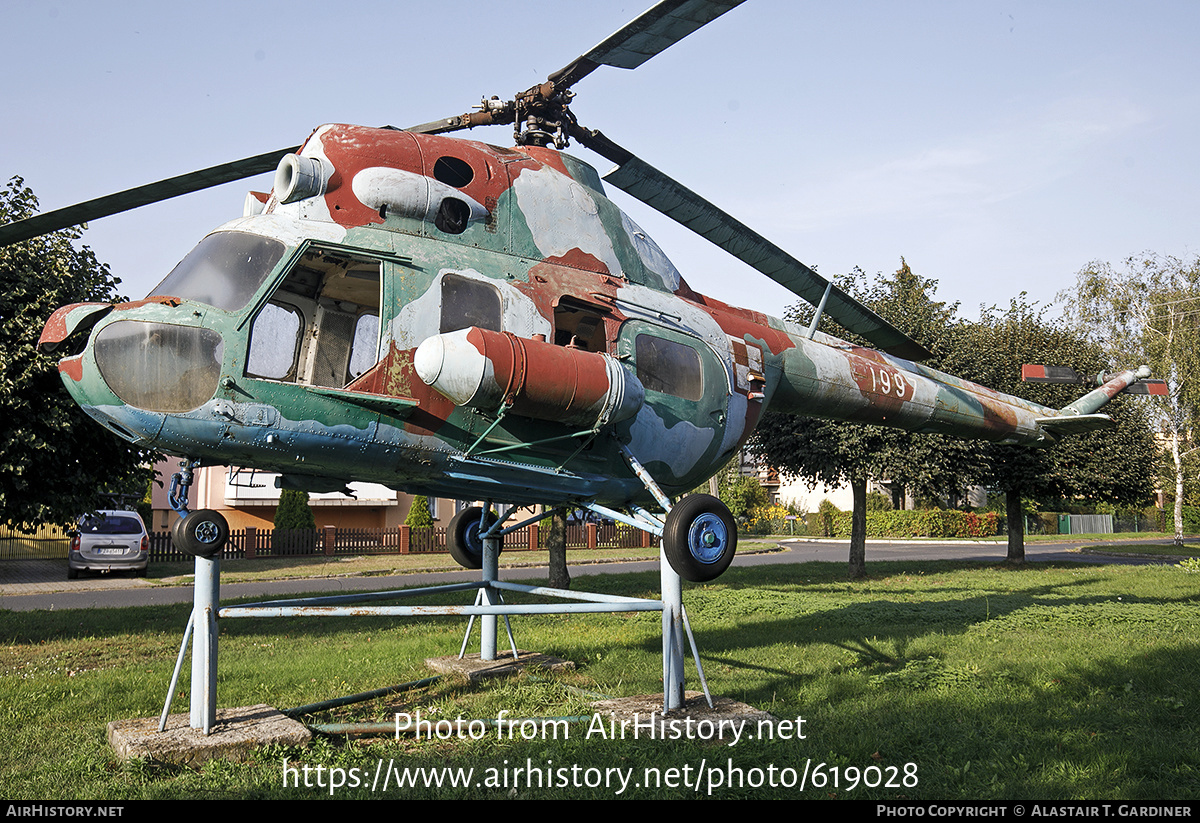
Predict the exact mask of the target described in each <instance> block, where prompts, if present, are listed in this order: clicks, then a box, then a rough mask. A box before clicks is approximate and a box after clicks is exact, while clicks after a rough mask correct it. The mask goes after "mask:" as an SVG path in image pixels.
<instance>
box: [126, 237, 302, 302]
mask: <svg viewBox="0 0 1200 823" xmlns="http://www.w3.org/2000/svg"><path fill="white" fill-rule="evenodd" d="M284 250H285V247H284V245H283V243H280V242H279V241H278V240H272V239H271V238H269V237H262V236H260V235H257V234H246V233H245V232H238V231H224V232H217V233H216V234H210V235H209V236H208V237H205V238H204V239H203V240H201V241H200V243H199V244H198V245H197V246H196V248H194V249H192V250H191V252H189V253H188V256H187V257H185V258H183V260H181V261H179V265H177V266H176V267H175V268H174V269H172V270H171V273H170V274H168V275H167V277H166V279H165V280H163V281H162V282H161V283H159V284H158V286H156V287H155V288H154V290H153V291H152V292H150V296H151V297H154V296H156V295H161V296H169V297H182V298H184V299H187V300H195V301H197V302H199V303H207V304H208V305H210V306H216V307H217V308H218V309H225V310H226V311H236V310H238V309H240V308H242V307H244V306H245V305H246V304H247V303H249V302H250V298H251V296H253V294H254V293H255V292H256V291H258V287H259V286H261V285H262V284H263V281H265V280H266V279H267V275H268V274H270V273H271V270H272V269H274V268H275V264H276V263H278V262H279V259H280V258H281V257H283V252H284Z"/></svg>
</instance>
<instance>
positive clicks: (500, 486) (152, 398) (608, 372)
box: [41, 125, 1058, 507]
mask: <svg viewBox="0 0 1200 823" xmlns="http://www.w3.org/2000/svg"><path fill="white" fill-rule="evenodd" d="M254 203H255V206H254V207H253V208H250V209H248V211H250V212H256V213H251V214H248V215H247V216H244V217H243V218H241V219H238V220H234V221H232V222H230V223H228V224H226V225H224V226H222V227H221V228H219V229H218V230H216V231H215V232H213V233H212V234H210V235H208V236H207V237H206V238H205V239H204V240H203V241H202V242H201V243H200V245H199V246H197V248H196V249H195V250H193V252H192V253H191V254H189V255H188V257H186V258H185V259H184V260H183V261H182V262H181V263H180V264H179V266H177V267H176V268H175V270H173V271H172V273H171V274H170V275H169V276H168V277H167V278H166V280H164V281H163V282H162V283H161V284H160V285H159V286H158V287H157V288H156V289H155V290H154V293H153V294H152V295H151V296H150V297H148V298H146V299H145V300H142V301H137V302H134V303H125V304H120V305H117V306H109V305H100V304H82V305H77V306H69V307H64V308H63V309H60V310H59V311H58V312H56V313H55V315H54V316H53V317H52V318H51V319H50V320H49V322H48V323H47V325H46V328H45V330H44V332H43V335H42V341H41V344H42V345H43V346H44V347H46V348H48V349H51V350H65V351H66V352H68V356H66V357H64V358H63V359H62V360H61V362H60V365H59V369H60V372H61V374H62V378H63V381H64V383H65V384H66V385H67V387H68V389H69V390H70V392H71V393H72V395H73V396H74V397H75V399H76V400H77V401H78V402H79V403H80V405H81V406H83V408H84V409H85V410H86V411H87V412H88V413H89V414H90V415H91V416H92V417H94V418H95V419H97V420H98V421H100V422H101V423H102V424H103V425H104V426H106V427H107V428H109V429H110V430H112V431H113V432H115V433H116V434H118V435H120V436H122V437H125V438H127V439H129V440H132V441H134V442H136V443H139V444H142V445H145V446H146V447H148V448H153V449H156V450H160V451H165V452H169V453H175V454H179V455H185V456H187V457H189V458H192V459H195V460H198V461H200V462H201V463H206V464H229V465H239V466H248V467H255V468H260V469H264V470H268V471H274V472H279V473H280V474H281V475H282V476H283V477H284V479H285V482H286V483H287V484H288V485H293V486H295V487H298V488H308V489H311V490H322V491H323V490H331V489H337V488H341V487H342V486H343V485H344V484H345V483H347V482H350V481H370V482H377V483H383V484H386V485H388V486H391V487H393V488H397V489H402V490H404V491H408V492H412V493H420V494H430V495H437V496H448V497H459V498H470V499H493V500H497V501H503V502H512V503H523V504H524V503H543V504H548V505H559V504H567V503H571V502H582V501H587V502H596V503H601V504H603V505H606V506H617V507H619V506H626V505H629V504H632V503H639V502H645V501H647V500H649V499H650V495H649V493H648V491H647V488H646V486H645V484H644V483H643V482H642V481H641V480H639V479H638V478H637V477H636V476H635V475H634V473H633V472H632V471H631V470H630V467H629V466H628V465H627V463H626V461H625V460H624V459H623V457H622V455H621V453H620V450H619V449H618V448H617V444H618V443H619V444H622V445H623V446H624V447H625V448H626V449H627V450H628V452H629V453H631V454H632V455H633V456H635V457H636V459H637V461H638V462H640V463H641V464H642V465H643V466H645V467H646V469H647V470H648V471H649V473H650V475H651V476H652V477H653V479H654V481H655V482H656V483H657V484H658V485H659V486H660V487H661V489H662V490H663V491H665V492H666V493H667V494H668V495H671V496H674V495H677V494H680V493H682V492H685V491H688V490H689V489H692V488H694V487H695V486H697V485H698V484H700V483H702V482H703V481H704V480H705V479H706V478H708V477H709V476H711V475H712V474H714V473H715V472H716V471H717V470H718V469H719V468H720V467H721V466H722V465H724V464H725V463H726V462H727V461H728V460H729V458H730V457H731V456H732V455H733V454H734V452H735V451H736V450H737V449H738V448H740V447H741V446H742V444H743V443H744V442H745V441H746V439H747V438H748V437H749V435H750V434H751V432H752V431H753V429H754V427H755V425H756V424H757V422H758V420H759V418H760V416H761V414H762V413H763V411H764V410H765V409H766V408H768V407H770V408H771V409H772V410H778V411H785V412H791V413H796V414H803V415H810V416H819V417H829V418H836V419H844V420H854V421H861V422H867V423H882V424H885V425H892V426H898V427H901V428H906V429H911V430H916V431H925V432H943V433H949V434H954V435H958V436H964V437H973V438H983V439H989V440H996V441H1002V442H1012V443H1038V442H1047V441H1050V440H1052V439H1053V435H1052V434H1051V433H1050V432H1048V431H1047V429H1046V428H1045V427H1044V426H1042V425H1041V424H1039V422H1038V420H1039V418H1040V419H1043V420H1044V419H1045V418H1046V417H1047V416H1052V415H1055V414H1057V413H1058V412H1056V411H1055V410H1053V409H1047V408H1045V407H1042V406H1038V405H1037V404H1033V403H1029V402H1026V401H1024V400H1021V399H1019V398H1015V397H1012V396H1008V395H1003V394H1000V393H997V392H994V391H991V390H989V389H986V388H984V387H982V386H978V385H976V384H973V383H969V382H966V381H963V380H959V379H957V378H954V377H951V376H949V375H945V374H942V373H940V372H937V371H935V370H933V369H929V368H926V367H923V366H921V365H919V364H914V363H912V362H910V361H907V360H903V359H900V358H897V357H893V356H890V355H887V354H884V353H881V352H879V351H876V350H874V349H869V348H863V347H859V346H854V345H851V344H849V343H846V342H845V341H842V340H839V339H837V338H833V337H830V336H828V335H824V334H821V333H819V332H816V333H813V334H811V335H810V334H809V333H808V332H807V331H806V330H805V329H803V328H801V327H799V326H797V325H795V324H792V323H789V322H786V321H783V320H779V319H776V318H773V317H769V316H767V315H764V314H761V313H758V312H754V311H748V310H744V309H738V308H735V307H733V306H729V305H727V304H724V303H721V302H719V301H716V300H713V299H711V298H708V297H705V296H703V295H700V294H698V293H696V292H694V291H693V290H692V289H691V288H690V287H688V285H687V284H686V282H685V281H684V280H683V278H682V277H681V276H680V275H679V272H678V271H677V270H676V269H675V267H674V266H673V265H672V264H671V263H670V261H669V260H668V259H667V257H666V255H665V254H663V252H662V251H661V249H659V247H658V246H657V245H656V244H655V243H654V242H653V240H651V239H650V238H649V237H647V236H646V235H645V233H644V232H642V230H641V229H640V228H639V227H638V226H637V225H636V224H635V223H634V222H633V221H632V220H630V219H629V218H628V217H627V216H626V215H625V214H624V213H622V212H621V211H620V209H618V208H617V206H616V205H615V204H613V203H612V202H611V201H610V200H609V199H608V198H607V197H606V196H605V194H604V192H603V187H602V185H601V183H600V179H599V177H598V176H597V174H596V172H595V170H594V169H592V168H591V167H590V166H588V165H586V164H584V163H582V162H581V161H579V160H577V159H575V158H573V157H571V156H569V155H566V154H563V153H560V152H558V151H555V150H553V149H547V148H538V147H523V148H519V149H502V148H497V147H494V146H489V145H486V144H483V143H478V142H472V141H465V140H460V139H456V138H448V137H440V136H432V135H422V134H414V133H410V132H405V131H396V130H387V129H370V128H364V127H357V126H341V125H329V126H322V127H321V128H319V129H317V130H316V131H315V132H314V133H313V135H312V136H311V137H310V138H309V140H308V141H307V142H306V144H305V146H304V147H303V148H302V150H301V151H300V152H299V154H297V155H289V156H288V157H287V158H285V160H284V162H283V163H281V165H280V170H279V172H278V173H277V175H276V179H275V186H274V190H273V191H272V193H271V194H270V195H268V196H263V197H260V198H259V199H258V200H257V201H254ZM85 338H86V341H85ZM72 352H73V353H72Z"/></svg>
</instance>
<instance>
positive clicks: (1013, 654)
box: [0, 561, 1200, 800]
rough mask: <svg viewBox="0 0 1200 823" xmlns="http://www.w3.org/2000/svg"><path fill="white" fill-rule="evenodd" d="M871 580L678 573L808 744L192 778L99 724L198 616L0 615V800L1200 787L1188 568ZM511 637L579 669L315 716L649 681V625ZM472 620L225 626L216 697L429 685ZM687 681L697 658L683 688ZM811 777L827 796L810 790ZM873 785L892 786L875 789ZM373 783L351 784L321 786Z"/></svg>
mask: <svg viewBox="0 0 1200 823" xmlns="http://www.w3.org/2000/svg"><path fill="white" fill-rule="evenodd" d="M868 569H869V571H870V573H871V577H870V579H868V580H866V581H862V582H849V581H847V580H845V578H844V574H845V572H844V564H842V563H837V564H818V563H808V564H797V565H790V566H789V565H785V566H770V567H755V568H735V569H731V570H730V571H729V572H728V573H726V574H725V575H724V576H722V577H721V578H720V579H719V580H718V581H716V582H714V583H712V584H707V585H690V584H689V585H686V587H685V592H684V599H685V604H686V605H687V609H688V613H689V616H690V618H691V622H692V625H693V628H694V629H695V632H696V640H697V642H698V644H699V646H700V650H701V656H702V660H703V662H704V667H705V673H706V675H707V677H708V681H709V685H710V687H711V689H712V691H713V693H714V694H716V695H723V696H726V697H731V698H734V699H737V700H742V701H744V702H746V703H748V704H750V705H751V706H753V707H755V708H758V709H763V710H766V711H769V712H771V713H773V714H774V715H775V716H776V717H779V718H790V719H795V718H798V717H803V718H804V721H805V722H804V725H803V731H804V733H805V735H806V736H805V738H804V739H789V740H774V741H770V740H747V739H743V740H741V741H740V742H739V743H738V744H737V745H736V746H726V745H723V744H720V743H705V742H702V741H687V740H674V741H665V742H664V741H649V740H644V739H641V740H636V741H635V740H629V739H626V740H615V741H609V740H604V739H600V738H599V737H597V736H593V737H591V738H588V737H587V736H586V729H587V727H586V726H576V727H573V728H572V732H571V734H570V736H569V738H567V739H563V738H561V737H560V738H558V739H553V738H551V737H536V738H535V739H532V740H529V741H523V740H507V739H506V740H497V739H496V738H495V736H494V735H492V734H489V735H486V736H484V737H483V738H482V739H480V740H476V741H469V740H468V741H438V740H433V741H420V742H415V741H413V740H411V739H403V740H395V739H394V738H391V737H386V738H382V739H374V740H367V739H362V740H353V741H346V740H344V739H339V738H320V739H318V740H317V741H315V742H314V743H313V744H311V745H309V746H308V747H305V748H303V749H290V750H270V751H263V752H260V753H258V754H256V755H255V756H254V758H253V759H252V760H251V761H250V762H248V763H230V762H223V761H222V762H214V763H211V764H209V765H207V766H205V767H204V768H203V769H201V770H199V771H194V770H191V769H188V768H182V767H172V766H164V765H158V764H153V763H146V762H136V761H135V762H121V761H118V760H117V759H116V758H115V757H114V756H113V754H112V752H111V750H110V749H109V747H108V745H107V743H106V742H105V739H104V725H105V723H107V722H108V721H110V720H116V719H123V718H128V717H145V716H157V714H158V712H159V711H160V710H161V707H162V700H163V695H164V693H165V690H166V686H167V683H168V681H169V678H170V673H171V668H172V666H173V663H174V657H175V654H176V652H177V650H178V645H179V639H180V634H181V631H182V628H183V625H184V623H185V622H186V619H187V611H188V609H187V607H184V606H170V607H145V608H131V609H98V610H94V611H82V610H80V611H54V612H0V741H2V742H3V745H2V746H0V786H3V789H4V794H5V796H7V797H8V798H10V799H34V800H66V799H84V798H86V799H113V800H118V799H133V798H271V797H279V798H302V797H314V798H316V797H323V796H328V794H329V792H328V789H321V788H317V787H315V786H314V787H311V788H305V787H304V786H303V785H301V786H300V787H299V788H295V787H292V786H288V787H286V788H285V787H284V786H283V779H284V777H283V775H284V770H283V763H284V760H285V758H286V759H287V762H288V764H289V766H290V767H293V768H295V767H298V766H303V765H308V766H310V768H311V769H313V770H315V768H316V767H317V766H322V767H324V773H325V774H328V773H329V770H330V769H331V768H342V769H351V768H356V769H361V770H364V771H363V772H362V774H373V773H374V770H375V769H376V766H377V764H378V763H380V762H382V763H383V764H384V765H385V766H388V765H389V764H390V765H391V766H393V767H396V768H404V767H413V768H418V767H419V768H440V767H444V766H451V767H456V768H463V769H475V772H474V775H475V781H476V782H483V781H484V780H485V776H486V774H487V772H486V771H485V770H487V769H494V770H502V769H504V768H509V769H511V768H514V767H515V766H517V765H522V766H524V765H525V764H527V763H528V764H531V765H533V766H534V767H536V768H539V769H542V770H546V769H557V768H568V769H569V768H570V767H573V766H579V767H580V769H598V770H600V772H596V774H600V773H603V771H604V770H606V769H620V770H627V773H628V774H630V775H633V778H632V781H631V783H630V785H629V786H628V787H627V789H626V790H625V791H624V792H623V794H622V795H621V796H622V797H629V796H636V797H664V798H666V797H671V798H674V797H679V798H683V797H699V796H704V794H705V793H706V789H707V787H708V783H707V782H705V783H704V784H703V785H702V787H701V789H700V790H699V791H697V790H696V789H694V788H685V787H681V786H677V787H670V786H668V785H666V784H662V785H656V784H654V783H653V781H646V780H645V777H646V775H647V771H646V770H647V769H651V770H653V769H663V768H668V767H674V768H677V769H680V770H681V771H680V773H679V774H680V775H684V776H686V775H687V774H689V773H690V774H691V775H692V778H691V779H693V780H694V779H695V775H696V774H697V769H698V768H699V767H700V766H701V764H704V766H705V768H706V769H711V768H712V767H714V766H718V767H719V768H720V770H722V771H718V772H713V771H706V772H705V774H706V775H707V776H708V778H709V779H710V780H712V779H715V777H716V776H717V775H721V776H722V777H724V775H726V774H730V773H736V772H737V770H739V769H740V770H741V774H742V775H743V776H744V779H745V780H746V781H747V782H753V781H754V780H755V779H757V778H756V776H757V777H764V776H765V775H767V774H770V773H773V774H776V775H778V776H780V778H781V780H783V779H787V778H788V776H789V774H790V775H791V776H792V779H793V780H794V779H795V775H797V774H799V773H800V772H801V771H803V770H804V769H805V768H806V764H807V768H808V769H809V774H810V777H809V785H808V787H807V788H806V790H805V791H804V792H803V793H802V792H801V791H800V790H799V789H798V788H796V787H790V788H789V787H786V786H783V787H780V786H776V787H771V786H770V785H765V784H764V785H759V786H750V785H743V786H741V787H737V786H734V787H732V788H731V787H729V786H728V785H723V786H720V787H717V788H715V789H714V791H713V796H716V797H723V798H751V797H809V798H827V797H838V798H871V799H884V798H890V799H910V800H925V799H943V800H952V799H972V800H978V799H993V798H997V799H1158V800H1164V799H1193V800H1194V799H1196V798H1197V797H1200V754H1198V753H1197V749H1196V740H1197V738H1198V735H1200V574H1196V573H1191V572H1188V571H1186V570H1184V569H1182V568H1179V567H1177V566H1162V567H1132V566H1091V565H1086V564H1063V565H1053V564H1041V563H1039V564H1033V565H1031V566H1030V567H1027V568H1020V569H1010V568H1005V567H1002V566H989V565H986V564H972V563H964V562H949V561H944V562H905V563H883V562H880V563H869V564H868ZM587 584H588V586H589V588H591V589H593V590H597V591H604V592H610V593H619V594H627V595H638V596H656V594H657V587H658V579H657V574H627V575H610V576H602V577H595V578H590V579H588V581H587ZM513 624H514V631H515V632H516V635H517V640H518V643H519V644H520V645H521V647H523V648H527V649H536V650H539V651H543V652H547V653H550V654H554V655H557V656H560V657H563V658H566V659H569V660H573V661H575V663H576V664H577V666H578V669H577V671H576V672H574V673H573V674H569V675H562V676H549V675H544V674H543V675H539V676H536V677H535V676H528V677H521V678H516V679H511V680H506V681H502V682H492V683H487V684H483V685H474V686H467V685H464V684H462V683H458V682H451V681H446V680H444V681H442V682H441V683H439V684H437V685H435V686H433V687H431V688H428V689H425V690H422V691H418V692H411V693H407V694H405V695H402V696H394V697H392V698H389V699H383V700H378V701H374V702H371V703H366V704H360V705H357V706H354V707H350V708H347V709H343V710H339V711H337V712H328V713H325V714H324V715H322V716H320V717H317V718H313V722H329V721H346V720H370V721H378V722H389V721H391V720H392V718H393V716H394V713H395V712H397V711H401V712H409V713H412V712H415V711H416V710H418V709H419V710H421V711H422V714H423V716H425V717H432V718H450V719H453V718H455V717H458V716H462V717H464V718H491V717H494V716H495V715H496V714H497V712H499V711H500V710H507V711H509V712H510V714H511V715H512V716H527V717H559V716H572V715H581V714H582V715H587V714H589V713H590V709H589V707H588V706H587V704H586V703H585V701H584V700H583V698H581V697H580V696H579V695H578V693H577V692H575V691H571V690H569V689H568V688H567V687H577V688H580V689H585V690H588V691H591V692H597V693H601V694H605V695H613V696H627V695H637V694H648V693H654V692H660V691H661V681H660V672H659V667H660V662H659V643H660V640H659V637H660V634H659V632H660V628H659V616H658V615H657V614H621V615H571V616H553V617H517V618H514V619H513ZM464 625H465V621H464V620H462V619H454V618H427V619H389V618H365V617H356V618H324V619H313V618H308V619H301V618H283V619H273V620H269V619H258V620H252V619H238V620H234V619H226V620H223V621H222V623H221V668H220V682H219V685H218V705H220V706H239V705H250V704H255V703H269V704H271V705H273V706H276V707H279V708H288V707H292V706H298V705H304V704H308V703H312V702H316V701H320V700H325V699H328V698H332V697H337V696H340V695H344V694H350V693H354V692H358V691H365V690H368V689H373V688H377V687H380V686H384V685H390V684H394V683H402V682H407V681H412V680H417V679H419V678H423V677H426V676H428V674H429V672H428V670H427V669H425V667H424V666H423V664H422V661H423V660H424V659H425V658H426V657H433V656H443V655H448V654H454V653H456V652H457V650H458V646H459V643H460V642H461V637H462V631H463V628H464ZM476 642H477V641H476ZM691 672H692V669H691V664H690V662H689V688H694V687H696V684H697V681H696V680H695V678H694V676H693V675H692V674H691ZM181 686H183V687H185V688H184V690H183V691H184V694H182V695H179V696H177V698H176V704H175V711H186V707H187V694H186V686H187V673H186V670H185V673H184V676H183V682H182V683H181ZM505 761H507V763H505ZM820 764H823V765H821V768H820V769H819V770H818V766H819V765H820ZM685 767H687V768H688V770H689V771H683V770H684V769H685ZM868 767H874V770H873V771H872V770H871V769H870V768H868ZM787 769H795V770H796V772H794V773H789V772H787V771H785V770H787ZM835 769H836V771H835ZM730 770H732V772H731V771H730ZM314 773H315V771H314ZM502 773H503V772H500V771H496V772H492V774H493V775H499V774H502ZM818 773H819V774H820V775H822V777H823V778H824V785H821V786H816V787H814V786H813V785H812V779H813V778H815V777H816V775H817V774H818ZM346 774H350V773H348V772H347V773H346ZM579 774H581V775H582V774H587V773H586V772H582V771H581V772H579ZM660 774H661V772H660ZM835 776H836V778H837V785H836V786H835V785H834V777H835ZM888 776H892V777H893V778H894V779H893V784H894V785H892V786H888V785H876V786H868V785H864V784H865V783H878V782H879V779H880V778H881V777H882V778H884V780H885V783H886V779H887V777H888ZM764 779H765V778H764ZM302 782H303V779H302ZM551 782H553V781H551ZM639 782H641V783H642V785H640V786H638V785H636V784H637V783H639ZM646 782H650V783H651V785H645V784H646ZM851 784H853V785H851ZM615 793H616V792H615V789H614V788H609V787H605V786H604V785H600V786H597V787H595V788H588V787H586V786H584V787H578V788H571V787H567V788H560V787H557V786H553V785H552V786H548V787H543V788H527V787H525V786H524V784H522V786H521V787H519V788H513V787H512V786H511V784H510V785H508V786H505V785H495V786H488V785H479V786H477V785H474V783H472V785H470V786H467V787H458V788H451V787H449V786H443V787H441V788H436V787H435V788H427V787H424V786H421V787H418V788H406V789H403V790H396V789H392V790H390V791H388V792H387V793H386V796H391V797H405V798H408V797H429V798H470V797H473V798H498V799H499V798H553V797H557V798H573V799H574V798H587V799H590V798H597V799H601V798H610V797H613V796H614V794H615ZM383 795H384V793H383V792H376V793H375V794H371V793H370V792H369V791H368V790H366V789H364V788H350V787H348V786H347V787H343V788H342V789H340V790H339V791H338V792H337V793H336V796H338V797H370V796H383Z"/></svg>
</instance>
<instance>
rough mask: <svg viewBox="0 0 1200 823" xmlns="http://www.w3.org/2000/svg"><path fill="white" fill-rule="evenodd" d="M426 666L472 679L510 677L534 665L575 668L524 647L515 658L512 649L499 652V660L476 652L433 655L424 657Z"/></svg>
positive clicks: (559, 659)
mask: <svg viewBox="0 0 1200 823" xmlns="http://www.w3.org/2000/svg"><path fill="white" fill-rule="evenodd" d="M425 665H426V666H428V667H429V668H431V669H433V670H434V671H435V672H438V673H439V674H458V675H462V676H463V677H466V678H467V679H468V680H470V681H472V682H474V681H476V680H481V679H483V678H485V677H508V676H510V675H514V674H517V673H518V672H520V671H521V670H522V669H527V668H529V667H531V666H538V667H540V668H543V669H548V670H550V671H571V670H573V669H574V668H575V664H574V663H572V662H571V661H570V660H563V659H562V658H560V657H551V656H550V655H548V654H542V653H541V652H527V651H524V650H521V649H518V650H517V659H516V660H513V656H512V652H507V653H505V654H498V658H497V659H496V660H480V659H479V654H478V653H475V654H468V655H467V656H466V657H463V658H459V657H457V656H454V657H430V658H427V659H426V660H425Z"/></svg>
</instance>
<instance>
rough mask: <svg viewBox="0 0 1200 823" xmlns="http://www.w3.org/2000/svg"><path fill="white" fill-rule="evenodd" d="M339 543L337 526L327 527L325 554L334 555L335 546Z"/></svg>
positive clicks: (327, 555)
mask: <svg viewBox="0 0 1200 823" xmlns="http://www.w3.org/2000/svg"><path fill="white" fill-rule="evenodd" d="M335 545H337V526H326V527H325V556H326V557H333V547H334V546H335Z"/></svg>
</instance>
